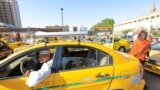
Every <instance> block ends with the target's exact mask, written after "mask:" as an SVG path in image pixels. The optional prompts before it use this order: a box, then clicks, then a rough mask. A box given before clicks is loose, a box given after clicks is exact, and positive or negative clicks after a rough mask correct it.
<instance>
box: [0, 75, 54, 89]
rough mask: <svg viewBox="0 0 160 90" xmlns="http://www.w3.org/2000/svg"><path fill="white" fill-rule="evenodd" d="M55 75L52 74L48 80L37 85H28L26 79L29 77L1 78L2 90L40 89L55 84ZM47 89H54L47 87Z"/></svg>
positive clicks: (0, 87)
mask: <svg viewBox="0 0 160 90" xmlns="http://www.w3.org/2000/svg"><path fill="white" fill-rule="evenodd" d="M53 78H54V76H53V75H50V76H49V77H48V78H47V79H46V80H44V81H42V82H41V83H39V84H38V85H37V86H35V87H28V86H27V85H26V81H27V79H28V77H23V76H22V77H11V78H5V79H1V80H0V90H31V89H33V90H39V89H40V88H47V86H52V85H53ZM47 90H53V89H52V88H47Z"/></svg>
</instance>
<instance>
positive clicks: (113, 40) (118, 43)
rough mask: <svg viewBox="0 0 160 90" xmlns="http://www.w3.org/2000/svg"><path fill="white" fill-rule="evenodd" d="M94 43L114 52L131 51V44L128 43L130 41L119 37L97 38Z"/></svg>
mask: <svg viewBox="0 0 160 90" xmlns="http://www.w3.org/2000/svg"><path fill="white" fill-rule="evenodd" d="M93 42H98V43H100V44H102V45H104V46H107V47H109V48H111V49H113V50H117V51H121V52H125V51H128V50H129V49H130V43H129V42H128V40H126V39H123V38H120V37H117V36H109V37H99V38H95V40H93Z"/></svg>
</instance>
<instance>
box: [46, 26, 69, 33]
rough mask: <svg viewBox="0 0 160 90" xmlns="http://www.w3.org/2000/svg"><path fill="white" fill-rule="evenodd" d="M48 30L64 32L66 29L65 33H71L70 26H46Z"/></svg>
mask: <svg viewBox="0 0 160 90" xmlns="http://www.w3.org/2000/svg"><path fill="white" fill-rule="evenodd" d="M45 28H46V29H59V30H62V31H63V28H64V32H69V26H68V25H66V26H63V27H62V26H59V25H55V26H46V27H45Z"/></svg>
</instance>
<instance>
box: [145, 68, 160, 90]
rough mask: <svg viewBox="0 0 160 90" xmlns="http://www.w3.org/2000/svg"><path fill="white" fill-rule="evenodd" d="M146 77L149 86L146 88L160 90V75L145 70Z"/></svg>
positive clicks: (146, 89) (147, 89)
mask: <svg viewBox="0 0 160 90" xmlns="http://www.w3.org/2000/svg"><path fill="white" fill-rule="evenodd" d="M144 79H145V81H146V87H147V88H145V89H144V90H160V75H156V74H153V73H150V72H147V71H145V73H144Z"/></svg>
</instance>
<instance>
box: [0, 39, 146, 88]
mask: <svg viewBox="0 0 160 90" xmlns="http://www.w3.org/2000/svg"><path fill="white" fill-rule="evenodd" d="M46 48H47V49H50V50H53V52H52V54H51V55H52V56H53V57H52V60H53V65H52V73H51V75H49V77H48V78H47V79H45V80H44V81H42V82H40V83H39V84H38V85H36V86H34V87H31V88H30V87H28V86H27V85H26V84H25V82H26V80H27V78H28V77H24V76H23V74H24V72H23V71H24V70H25V69H26V67H25V65H24V63H28V64H31V65H30V66H31V67H30V68H33V66H34V68H35V67H36V63H38V62H39V60H38V56H39V55H38V52H39V51H41V50H44V49H46ZM28 61H31V62H32V63H31V62H28ZM37 68H38V67H37ZM141 71H142V68H141V64H140V63H139V61H138V60H137V58H135V57H133V56H130V55H127V54H124V53H121V52H117V51H114V50H112V49H110V48H108V47H105V46H103V45H100V44H97V43H93V42H82V41H79V40H77V41H64V42H49V43H41V44H35V45H31V46H30V47H28V48H24V49H23V50H20V51H17V52H15V53H14V54H12V55H10V56H9V57H7V58H6V59H4V60H3V61H1V62H0V90H31V89H32V90H42V89H45V90H49V89H50V90H52V89H54V90H121V89H124V90H143V88H144V84H145V82H144V80H143V78H142V77H143V76H142V75H143V73H142V72H141Z"/></svg>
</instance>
